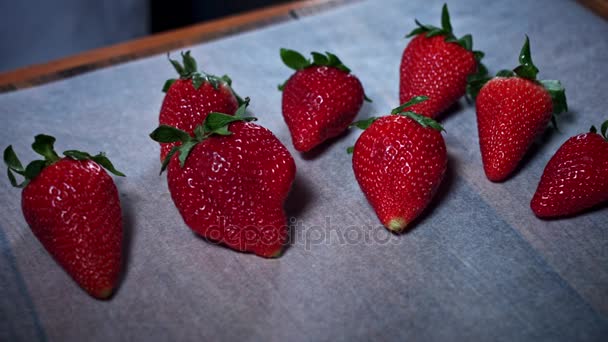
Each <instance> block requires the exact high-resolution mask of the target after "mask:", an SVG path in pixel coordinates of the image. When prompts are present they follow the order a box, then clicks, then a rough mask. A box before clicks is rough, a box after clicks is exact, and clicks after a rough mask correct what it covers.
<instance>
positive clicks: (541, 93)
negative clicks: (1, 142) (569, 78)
mask: <svg viewBox="0 0 608 342" xmlns="http://www.w3.org/2000/svg"><path fill="white" fill-rule="evenodd" d="M476 105H477V128H478V132H479V146H480V149H481V157H482V161H483V167H484V170H485V173H486V176H487V177H488V179H489V180H491V181H493V182H500V181H503V180H505V179H506V178H507V177H509V175H511V173H512V172H513V171H514V170H515V168H516V167H517V165H518V164H519V162H520V161H521V160H522V158H523V157H524V155H525V153H526V151H527V150H528V148H529V147H530V145H531V144H532V143H533V142H534V139H535V138H536V137H537V136H538V135H539V134H540V133H542V131H543V130H544V129H545V128H546V127H547V124H548V123H549V121H550V120H551V115H552V112H553V104H552V102H551V95H550V94H549V93H548V92H547V91H546V90H545V88H543V86H541V85H540V84H538V83H536V82H533V81H530V80H526V79H523V78H519V77H507V78H505V77H495V78H493V79H492V80H490V81H489V82H488V83H487V84H485V85H484V86H483V88H481V90H480V92H479V95H478V96H477V102H476Z"/></svg>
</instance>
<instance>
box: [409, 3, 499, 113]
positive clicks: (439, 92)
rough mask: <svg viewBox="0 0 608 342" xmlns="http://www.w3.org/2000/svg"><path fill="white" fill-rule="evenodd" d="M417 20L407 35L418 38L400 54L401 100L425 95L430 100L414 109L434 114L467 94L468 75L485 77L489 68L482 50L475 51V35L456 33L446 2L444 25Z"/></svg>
mask: <svg viewBox="0 0 608 342" xmlns="http://www.w3.org/2000/svg"><path fill="white" fill-rule="evenodd" d="M416 24H417V25H418V26H419V27H418V28H416V29H415V30H413V31H412V32H411V33H410V34H409V35H407V37H412V36H415V38H414V39H412V40H411V41H410V43H409V44H408V45H407V47H406V48H405V50H404V51H403V56H402V58H401V68H400V82H399V100H400V102H401V103H404V102H406V101H408V100H409V99H411V98H412V97H414V96H416V95H421V94H423V95H426V96H428V97H429V99H428V101H425V102H423V103H421V104H418V105H415V106H413V107H412V108H411V110H412V111H414V112H416V113H419V114H421V115H424V116H428V117H431V118H435V117H437V116H438V115H439V114H440V113H442V112H444V111H445V110H446V109H448V108H449V107H450V106H451V105H453V104H454V103H455V102H456V101H458V99H459V98H460V97H462V96H463V95H464V94H465V91H466V87H467V78H479V77H482V76H484V75H485V74H486V73H487V70H486V68H485V67H484V66H483V64H481V63H480V61H481V59H482V58H483V52H481V51H473V38H472V36H471V35H470V34H467V35H465V36H463V37H462V38H460V39H457V38H456V37H455V36H454V33H453V32H452V25H451V24H450V15H449V13H448V7H447V5H443V11H442V16H441V28H438V27H434V26H431V25H423V24H421V23H420V22H418V20H416Z"/></svg>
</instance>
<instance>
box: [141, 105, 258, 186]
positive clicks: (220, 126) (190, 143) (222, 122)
mask: <svg viewBox="0 0 608 342" xmlns="http://www.w3.org/2000/svg"><path fill="white" fill-rule="evenodd" d="M248 104H249V98H245V100H244V103H243V105H241V106H240V107H239V108H238V109H237V110H236V113H235V114H234V115H228V114H224V113H218V112H211V113H209V115H207V117H206V118H205V121H203V123H202V124H200V125H198V126H196V128H195V129H194V137H192V136H191V135H190V134H188V133H187V132H185V131H182V130H181V129H178V128H175V127H171V126H167V125H160V126H158V127H157V128H156V129H155V130H154V131H152V133H150V138H151V139H152V140H154V141H156V142H159V143H173V142H181V145H178V146H174V147H173V148H172V149H171V150H170V151H169V153H168V154H167V156H166V157H165V159H164V160H163V162H162V165H161V169H160V174H162V173H163V172H164V171H165V170H166V169H167V166H168V165H169V162H170V161H171V158H173V155H174V154H176V153H179V155H178V160H179V163H180V166H181V167H184V165H185V163H186V160H187V158H188V156H189V155H190V152H191V151H192V149H193V148H194V147H195V146H196V145H197V144H199V143H201V142H203V141H204V140H206V139H208V138H209V137H211V136H213V135H231V134H232V132H230V131H229V130H228V126H229V125H230V124H231V123H233V122H236V121H245V122H249V121H255V120H257V118H255V117H252V116H245V112H246V110H247V105H248Z"/></svg>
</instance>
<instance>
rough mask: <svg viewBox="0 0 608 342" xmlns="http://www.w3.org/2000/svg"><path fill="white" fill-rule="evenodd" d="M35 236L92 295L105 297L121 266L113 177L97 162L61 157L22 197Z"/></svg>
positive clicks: (112, 285) (119, 235) (31, 184)
mask: <svg viewBox="0 0 608 342" xmlns="http://www.w3.org/2000/svg"><path fill="white" fill-rule="evenodd" d="M21 204H22V210H23V215H24V217H25V220H26V222H27V223H28V224H29V226H30V228H31V230H32V232H33V233H34V235H35V236H36V237H37V238H38V240H40V242H41V243H42V245H43V246H44V247H45V248H46V250H47V251H48V252H49V253H50V254H51V255H52V256H53V258H54V259H55V260H56V261H57V263H58V264H59V265H60V266H61V267H63V268H64V269H65V270H66V272H67V273H68V274H69V275H70V276H71V277H72V278H73V279H74V280H75V281H76V282H77V283H78V284H79V285H80V286H81V287H82V288H83V289H84V290H85V291H87V292H88V293H89V294H90V295H91V296H93V297H96V298H100V299H103V298H107V297H108V296H109V295H110V294H111V293H112V291H113V289H114V288H115V287H116V285H117V282H118V277H119V273H120V268H121V263H122V238H123V233H122V231H123V227H122V215H121V209H120V200H119V197H118V191H117V189H116V186H115V185H114V181H113V180H112V178H111V177H110V176H109V175H108V174H107V173H106V171H105V170H104V169H103V168H102V167H100V166H99V165H98V164H97V163H95V162H93V161H90V160H83V161H77V160H72V159H68V158H63V159H61V160H59V161H57V162H55V163H54V164H52V165H50V166H48V167H46V168H44V169H43V170H42V172H41V173H40V174H39V175H38V176H37V177H36V178H34V179H33V180H32V181H31V182H30V183H29V184H28V185H27V186H26V187H25V188H24V189H23V193H22V199H21Z"/></svg>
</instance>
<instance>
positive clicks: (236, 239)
mask: <svg viewBox="0 0 608 342" xmlns="http://www.w3.org/2000/svg"><path fill="white" fill-rule="evenodd" d="M245 108H246V104H245V105H243V106H241V107H240V108H239V109H238V110H237V112H236V114H235V115H234V116H230V115H227V114H222V113H210V114H209V115H208V116H207V118H206V119H205V121H204V123H203V124H202V125H199V126H197V127H196V128H195V130H194V133H195V136H194V137H191V136H190V135H189V134H188V133H186V132H184V131H182V130H178V129H176V128H174V127H170V126H159V127H158V128H157V129H156V130H155V131H154V132H152V133H151V134H150V137H151V138H152V139H154V140H155V141H158V142H166V143H168V142H178V141H179V142H181V145H180V146H176V147H174V148H173V149H172V150H171V152H170V153H169V154H168V155H167V158H166V159H165V161H164V163H163V166H162V168H161V173H162V171H163V170H164V169H165V168H167V182H168V185H169V191H170V192H171V197H172V198H173V202H174V203H175V206H176V207H177V209H178V210H179V212H180V214H181V215H182V218H183V219H184V221H185V223H186V224H187V225H188V226H189V227H190V228H191V229H192V230H193V231H195V232H196V233H198V234H200V235H202V236H203V237H205V238H207V239H209V240H212V241H217V242H219V243H221V244H224V245H226V246H228V247H230V248H233V249H235V250H238V251H245V252H253V253H255V254H257V255H259V256H263V257H276V256H278V255H279V254H280V252H281V250H282V247H283V245H284V244H285V242H286V239H287V218H286V216H285V212H284V210H283V203H284V202H285V199H286V197H287V193H288V192H289V189H290V187H291V183H292V182H293V180H294V177H295V173H296V166H295V162H294V160H293V158H292V156H291V154H290V153H289V151H288V150H287V149H286V148H285V146H284V145H283V144H281V142H280V141H279V140H278V139H277V138H276V137H275V136H274V135H273V134H272V132H270V131H269V130H268V129H266V128H264V127H261V126H258V125H255V124H253V123H250V122H248V121H251V120H253V119H255V118H252V117H245V116H244V114H245Z"/></svg>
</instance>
